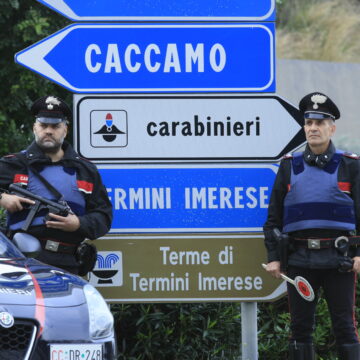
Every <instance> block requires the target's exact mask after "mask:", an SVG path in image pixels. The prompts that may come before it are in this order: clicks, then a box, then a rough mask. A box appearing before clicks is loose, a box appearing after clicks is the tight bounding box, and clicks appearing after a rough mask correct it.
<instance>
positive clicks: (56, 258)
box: [0, 96, 112, 274]
mask: <svg viewBox="0 0 360 360" xmlns="http://www.w3.org/2000/svg"><path fill="white" fill-rule="evenodd" d="M31 112H32V114H33V115H34V117H35V123H34V125H33V132H34V136H35V141H33V142H32V143H31V144H30V146H29V147H28V148H27V149H26V150H23V151H21V152H19V153H16V154H11V155H7V156H5V157H3V158H2V159H1V160H0V188H1V189H2V191H3V192H2V194H1V199H0V205H1V206H2V207H3V208H5V209H6V210H7V213H8V221H7V226H8V232H9V234H10V235H11V236H12V235H14V233H16V232H18V231H21V227H22V225H23V223H24V219H25V218H26V216H27V214H28V210H26V209H25V207H26V205H27V204H30V203H31V201H30V200H29V199H26V198H23V197H20V196H16V195H14V194H11V193H8V192H7V191H6V190H7V189H8V187H9V185H10V184H12V183H15V184H17V185H21V186H23V187H24V188H26V189H27V190H28V191H30V192H32V193H35V194H37V195H40V196H42V197H45V198H47V199H50V200H53V201H57V200H60V198H61V200H65V201H66V202H67V203H68V205H69V206H70V208H71V210H72V212H71V213H69V214H68V215H67V216H60V215H55V214H49V215H50V217H51V218H50V219H46V218H45V217H44V214H38V216H37V217H36V218H35V220H34V222H33V223H32V226H31V227H30V228H29V230H28V232H29V233H30V234H31V235H34V236H35V237H37V238H38V239H39V240H40V241H41V247H42V251H41V252H40V254H39V256H38V259H39V260H40V261H42V262H45V263H47V264H51V265H55V266H58V267H60V268H63V269H65V270H68V271H70V272H73V273H75V274H77V273H78V269H79V263H78V262H77V260H76V250H77V247H78V245H79V244H80V243H81V242H82V241H83V240H84V239H85V238H88V239H96V238H98V237H100V236H103V235H104V234H106V233H107V232H108V231H109V229H110V226H111V221H112V206H111V203H110V201H109V198H108V194H107V191H106V189H105V187H104V185H103V183H102V180H101V177H100V174H99V172H98V170H97V168H96V167H95V165H93V164H92V163H91V162H89V161H88V160H86V159H83V158H81V157H80V156H79V155H78V154H77V153H76V152H75V151H74V149H73V148H72V146H71V145H70V144H69V143H68V142H67V141H66V140H65V137H66V135H67V131H68V121H69V120H70V118H71V110H70V108H69V107H68V106H67V104H66V103H65V102H64V101H63V100H62V99H60V98H58V97H55V96H45V97H42V98H40V99H38V100H37V101H35V102H34V104H33V105H32V107H31ZM49 184H50V185H49Z"/></svg>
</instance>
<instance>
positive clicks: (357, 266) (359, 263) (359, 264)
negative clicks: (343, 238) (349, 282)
mask: <svg viewBox="0 0 360 360" xmlns="http://www.w3.org/2000/svg"><path fill="white" fill-rule="evenodd" d="M353 260H354V265H353V271H355V272H357V273H360V256H355V257H353Z"/></svg>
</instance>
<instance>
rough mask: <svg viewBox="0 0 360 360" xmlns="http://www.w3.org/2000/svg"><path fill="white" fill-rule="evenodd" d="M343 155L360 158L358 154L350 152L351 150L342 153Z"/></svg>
mask: <svg viewBox="0 0 360 360" xmlns="http://www.w3.org/2000/svg"><path fill="white" fill-rule="evenodd" d="M343 156H346V157H348V158H350V159H356V160H359V159H360V156H359V155H357V154H355V153H351V152H344V153H343Z"/></svg>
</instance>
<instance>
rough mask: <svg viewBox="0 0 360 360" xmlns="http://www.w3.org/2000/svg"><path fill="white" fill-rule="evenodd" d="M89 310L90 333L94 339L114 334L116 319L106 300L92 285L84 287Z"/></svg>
mask: <svg viewBox="0 0 360 360" xmlns="http://www.w3.org/2000/svg"><path fill="white" fill-rule="evenodd" d="M84 294H85V298H86V302H87V305H88V310H89V332H90V337H91V338H92V339H101V338H104V337H107V336H111V335H112V334H113V327H114V317H113V316H112V314H111V312H110V310H109V308H108V306H107V304H106V302H105V300H104V298H103V297H102V296H101V295H100V293H99V292H98V291H97V290H96V289H95V288H94V287H93V286H92V285H90V284H86V285H85V286H84Z"/></svg>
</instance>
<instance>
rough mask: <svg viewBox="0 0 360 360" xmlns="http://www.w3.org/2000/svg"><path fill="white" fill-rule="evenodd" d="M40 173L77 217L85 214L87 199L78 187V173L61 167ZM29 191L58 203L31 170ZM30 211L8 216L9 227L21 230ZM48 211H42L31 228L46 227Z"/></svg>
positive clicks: (57, 166) (55, 166) (47, 168)
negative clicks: (45, 217) (45, 219)
mask: <svg viewBox="0 0 360 360" xmlns="http://www.w3.org/2000/svg"><path fill="white" fill-rule="evenodd" d="M39 173H40V174H41V175H42V176H43V177H44V178H45V179H46V180H47V181H48V182H49V183H50V184H51V185H52V186H53V187H54V188H55V189H56V190H57V191H58V192H59V193H61V194H62V195H63V199H62V200H65V201H66V202H67V203H68V205H69V206H70V208H71V210H72V211H73V212H74V213H75V215H78V216H81V215H84V214H85V199H84V196H83V195H82V194H81V192H80V191H79V188H78V186H77V181H76V180H77V179H76V171H75V169H73V168H65V167H63V166H61V165H52V166H47V167H45V168H44V169H42V170H41V171H39ZM27 190H28V191H30V192H32V193H34V194H36V195H40V196H42V197H44V198H47V199H49V200H52V201H57V200H58V199H55V195H54V194H53V193H52V192H51V191H50V190H49V189H48V188H47V187H46V185H45V184H44V183H43V182H42V181H41V180H40V179H39V177H38V176H36V175H35V174H34V173H33V172H32V171H31V169H29V174H28V186H27ZM28 213H29V210H23V211H18V212H15V213H12V214H8V226H9V228H10V230H19V229H20V228H21V226H22V225H23V223H24V220H25V219H26V217H27V215H28ZM46 214H47V212H46V211H40V212H39V213H38V214H37V215H36V216H35V218H34V220H33V222H32V224H31V226H37V225H44V216H45V215H46Z"/></svg>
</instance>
